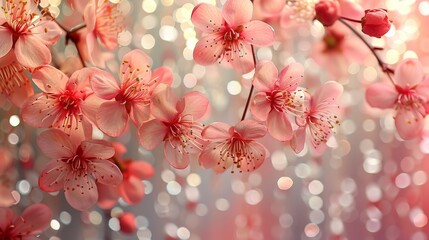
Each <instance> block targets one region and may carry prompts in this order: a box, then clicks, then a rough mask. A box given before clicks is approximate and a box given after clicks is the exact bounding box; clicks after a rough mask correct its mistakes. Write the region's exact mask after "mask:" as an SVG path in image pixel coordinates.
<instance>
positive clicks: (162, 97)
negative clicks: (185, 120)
mask: <svg viewBox="0 0 429 240" xmlns="http://www.w3.org/2000/svg"><path fill="white" fill-rule="evenodd" d="M177 101H178V99H177V96H176V94H174V92H173V90H172V89H171V88H170V87H161V88H157V89H156V91H155V92H154V93H153V95H152V103H151V106H150V109H151V112H152V115H153V116H154V117H155V118H157V119H158V120H160V121H163V122H172V121H174V120H175V118H176V117H177V114H178V111H177V110H176V105H177Z"/></svg>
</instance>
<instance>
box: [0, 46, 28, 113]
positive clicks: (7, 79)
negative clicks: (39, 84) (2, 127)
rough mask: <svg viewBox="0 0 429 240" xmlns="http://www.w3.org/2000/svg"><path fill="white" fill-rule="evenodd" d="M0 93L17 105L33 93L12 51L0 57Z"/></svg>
mask: <svg viewBox="0 0 429 240" xmlns="http://www.w3.org/2000/svg"><path fill="white" fill-rule="evenodd" d="M0 94H2V95H5V96H6V97H7V98H8V99H9V100H10V101H11V102H13V103H14V104H15V105H17V106H18V107H22V104H24V102H25V100H27V98H28V97H29V96H31V95H33V94H34V90H33V87H32V86H31V83H30V80H29V79H28V77H27V75H26V74H25V72H24V68H23V67H22V65H21V64H19V63H18V62H17V60H16V57H15V53H14V52H13V51H9V53H8V54H6V55H5V56H4V57H1V58H0Z"/></svg>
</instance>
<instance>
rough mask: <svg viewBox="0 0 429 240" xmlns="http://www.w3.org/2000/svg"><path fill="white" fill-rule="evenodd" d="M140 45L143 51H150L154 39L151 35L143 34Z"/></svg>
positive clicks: (153, 44)
mask: <svg viewBox="0 0 429 240" xmlns="http://www.w3.org/2000/svg"><path fill="white" fill-rule="evenodd" d="M140 43H141V45H142V47H143V48H144V49H152V48H153V47H154V46H155V38H154V37H153V36H152V35H151V34H145V35H143V37H142V39H141V40H140Z"/></svg>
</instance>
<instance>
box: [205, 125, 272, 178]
mask: <svg viewBox="0 0 429 240" xmlns="http://www.w3.org/2000/svg"><path fill="white" fill-rule="evenodd" d="M266 133H267V127H266V126H265V125H263V124H261V123H258V122H256V121H253V120H243V121H241V122H239V123H238V124H237V125H235V126H234V127H232V126H230V125H228V124H226V123H222V122H216V123H213V124H210V125H209V126H207V127H206V128H204V130H203V132H202V136H203V137H204V138H205V139H207V140H210V141H211V143H210V144H209V145H207V147H206V148H205V149H204V150H203V151H202V152H201V155H200V157H199V162H200V165H201V166H202V167H204V168H213V170H214V171H215V172H217V173H222V172H224V171H225V170H226V169H227V168H230V167H231V166H232V169H231V172H232V173H233V172H234V171H235V170H234V168H237V170H238V171H239V172H243V171H244V172H251V171H253V170H255V169H257V168H258V167H260V166H261V165H262V163H263V162H264V160H265V159H266V158H267V157H268V156H269V152H268V150H267V149H266V148H265V147H264V145H262V144H260V143H258V142H257V141H255V139H258V138H262V137H263V136H265V134H266Z"/></svg>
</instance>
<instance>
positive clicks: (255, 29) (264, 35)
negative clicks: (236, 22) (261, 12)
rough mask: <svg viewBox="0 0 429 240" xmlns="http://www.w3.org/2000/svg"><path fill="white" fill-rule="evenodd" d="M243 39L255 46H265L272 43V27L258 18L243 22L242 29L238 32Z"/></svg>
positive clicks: (273, 36)
mask: <svg viewBox="0 0 429 240" xmlns="http://www.w3.org/2000/svg"><path fill="white" fill-rule="evenodd" d="M240 35H241V36H242V37H243V39H244V41H246V42H247V43H250V44H252V45H254V46H257V47H266V46H270V45H272V44H273V43H274V39H275V35H274V29H273V28H272V27H271V26H270V25H268V24H266V23H265V22H262V21H259V20H253V21H251V22H249V23H246V24H244V30H243V32H241V34H240Z"/></svg>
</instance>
